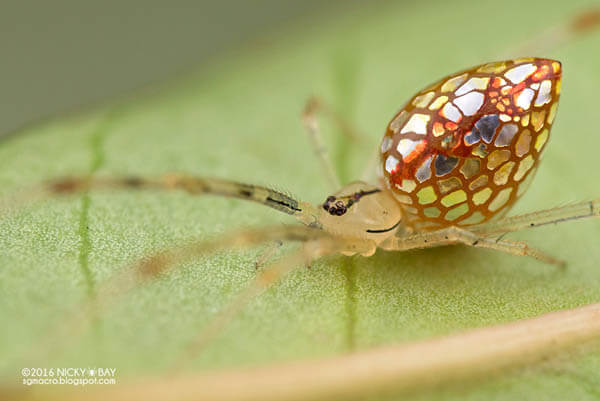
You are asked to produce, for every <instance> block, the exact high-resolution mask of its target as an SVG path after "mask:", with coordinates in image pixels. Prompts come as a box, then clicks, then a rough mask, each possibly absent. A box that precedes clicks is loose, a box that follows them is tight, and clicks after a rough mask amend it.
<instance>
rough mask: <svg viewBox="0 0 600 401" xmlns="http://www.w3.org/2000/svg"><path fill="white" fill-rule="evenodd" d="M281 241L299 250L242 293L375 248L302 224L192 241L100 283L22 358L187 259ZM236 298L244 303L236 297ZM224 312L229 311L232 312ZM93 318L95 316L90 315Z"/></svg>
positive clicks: (69, 336)
mask: <svg viewBox="0 0 600 401" xmlns="http://www.w3.org/2000/svg"><path fill="white" fill-rule="evenodd" d="M282 240H283V241H290V242H292V241H293V242H300V243H302V244H304V245H303V247H302V249H301V250H300V251H297V252H295V253H294V254H293V255H295V256H293V257H290V258H285V257H284V258H283V259H281V260H280V261H278V262H276V263H275V264H273V267H268V268H265V269H262V270H260V271H259V272H258V273H257V277H256V279H255V280H254V282H253V284H252V285H251V287H252V289H249V290H245V291H244V292H243V293H244V294H249V293H251V292H252V291H256V289H258V290H260V289H261V288H266V287H268V286H269V285H271V283H273V282H275V281H277V280H278V277H282V276H283V275H285V274H286V273H287V272H289V271H291V270H292V269H293V268H295V266H296V264H301V263H303V262H304V263H309V262H311V261H313V260H315V259H317V258H319V257H321V256H325V255H329V254H332V253H337V252H350V253H368V252H369V251H371V250H372V249H374V247H375V244H374V243H372V242H371V241H364V240H352V239H346V238H343V237H333V236H332V235H330V234H327V233H326V232H324V231H322V230H319V229H315V228H310V227H305V226H302V225H294V226H273V227H265V228H259V229H251V230H244V231H240V232H236V233H230V234H227V235H222V236H219V237H217V238H215V239H212V240H200V241H190V242H188V243H186V244H183V245H181V246H178V247H172V248H169V249H165V250H163V251H161V252H157V253H154V254H152V255H150V256H147V257H144V258H142V259H140V260H138V261H137V262H135V263H133V264H131V265H129V266H128V267H126V268H124V269H122V270H121V271H120V272H118V273H116V274H114V275H113V276H112V277H111V278H109V279H108V280H106V281H105V282H103V283H101V284H100V285H99V286H98V289H97V291H96V296H95V297H94V299H93V300H91V301H89V302H87V303H84V305H83V306H79V307H78V308H77V309H76V310H74V311H73V312H72V313H69V314H67V317H66V318H65V320H61V321H60V322H59V324H57V326H56V327H55V328H54V329H51V330H50V331H49V333H48V335H47V336H45V337H44V341H42V342H41V343H40V344H38V346H34V347H31V352H30V354H28V355H25V359H26V360H29V359H31V360H37V359H39V358H40V355H41V356H42V358H45V359H51V356H52V355H55V353H57V352H59V351H60V350H64V347H65V346H66V345H67V343H70V342H71V341H72V340H73V338H74V337H76V336H78V335H81V334H82V333H83V332H84V331H85V330H86V329H87V328H88V327H89V326H90V324H91V323H92V320H93V319H99V318H102V316H104V315H106V314H107V313H109V312H110V310H111V309H112V307H114V305H116V304H117V303H118V302H119V301H120V300H121V299H122V298H123V297H124V296H125V295H126V294H129V293H130V292H131V291H133V290H135V289H136V288H138V287H140V286H142V285H144V284H146V283H148V282H150V281H152V280H154V279H156V278H158V277H160V276H162V275H163V274H166V273H168V272H169V271H170V270H172V269H173V268H175V267H177V266H179V265H181V264H182V263H184V262H186V261H189V260H193V259H194V258H196V257H199V256H202V255H207V254H211V253H215V252H218V251H221V250H225V249H235V248H237V249H243V248H248V247H252V246H256V245H260V244H262V243H265V242H269V241H282ZM259 292H260V291H259ZM250 295H251V294H250ZM244 296H247V295H244ZM236 302H237V303H238V304H239V305H240V306H243V303H240V301H236ZM237 307H238V306H236V308H237ZM227 309H228V310H229V309H231V308H227ZM227 313H229V314H231V313H232V312H227ZM233 315H234V314H232V316H233ZM91 316H92V317H93V319H91V318H90V317H91ZM228 316H229V315H228ZM219 319H220V321H221V320H223V323H219V325H221V324H225V323H226V321H227V319H224V318H219ZM213 326H214V324H213V325H211V327H213ZM211 330H215V329H211ZM211 333H212V332H211ZM216 334H218V330H216V331H214V335H216ZM50 343H51V344H50ZM49 354H52V355H49Z"/></svg>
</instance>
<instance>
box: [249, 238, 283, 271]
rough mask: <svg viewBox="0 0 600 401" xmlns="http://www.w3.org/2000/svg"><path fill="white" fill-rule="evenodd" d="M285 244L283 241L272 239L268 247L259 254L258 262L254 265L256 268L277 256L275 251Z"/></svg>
mask: <svg viewBox="0 0 600 401" xmlns="http://www.w3.org/2000/svg"><path fill="white" fill-rule="evenodd" d="M282 246H283V241H281V240H275V241H271V242H270V243H269V244H268V245H267V248H266V249H265V250H264V251H263V252H262V253H261V254H260V255H259V256H258V258H257V259H256V262H254V267H255V268H256V269H260V268H261V267H263V266H264V265H265V264H266V263H267V262H268V261H269V260H271V259H272V258H273V256H275V253H276V252H277V251H278V250H279V248H281V247H282Z"/></svg>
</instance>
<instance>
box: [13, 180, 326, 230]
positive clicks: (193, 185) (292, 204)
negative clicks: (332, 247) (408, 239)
mask: <svg viewBox="0 0 600 401" xmlns="http://www.w3.org/2000/svg"><path fill="white" fill-rule="evenodd" d="M100 189H103V190H116V189H126V190H141V189H144V190H155V191H175V190H182V191H185V192H187V193H189V194H191V195H216V196H223V197H228V198H237V199H242V200H247V201H252V202H256V203H260V204H262V205H264V206H268V207H270V208H273V209H275V210H278V211H280V212H283V213H286V214H289V215H292V216H294V217H296V218H297V219H298V220H299V221H300V222H302V223H303V224H305V225H308V226H311V227H316V228H319V227H320V223H319V221H318V218H317V216H318V214H319V211H318V210H317V209H316V208H315V207H314V206H313V205H311V204H310V203H308V202H302V201H299V200H297V199H294V198H293V197H291V196H290V195H287V194H285V193H282V192H279V191H276V190H274V189H271V188H268V187H264V186H260V185H251V184H244V183H239V182H235V181H230V180H225V179H220V178H211V177H194V176H189V175H184V174H167V175H164V176H162V177H156V178H146V177H138V176H128V177H106V178H100V177H98V178H94V177H67V178H59V179H53V180H50V181H48V182H46V183H45V184H43V186H42V187H39V188H33V189H32V190H29V191H23V192H22V193H21V194H18V195H17V196H14V197H12V198H9V199H8V200H4V201H3V202H2V206H3V207H4V209H3V211H5V210H7V209H9V208H10V207H14V204H11V203H12V202H19V203H20V204H21V205H22V204H28V203H31V202H32V201H34V200H35V201H37V200H39V199H43V198H44V197H49V196H57V195H71V194H76V193H81V192H86V191H89V190H100ZM5 205H6V206H5Z"/></svg>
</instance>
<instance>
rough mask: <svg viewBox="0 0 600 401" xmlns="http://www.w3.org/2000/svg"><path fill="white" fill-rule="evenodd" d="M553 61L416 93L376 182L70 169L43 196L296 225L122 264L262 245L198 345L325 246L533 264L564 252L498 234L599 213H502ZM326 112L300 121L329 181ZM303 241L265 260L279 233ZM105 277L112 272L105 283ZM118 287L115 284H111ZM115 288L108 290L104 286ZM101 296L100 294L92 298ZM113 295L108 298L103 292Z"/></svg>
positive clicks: (528, 167) (140, 271) (387, 140)
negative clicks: (167, 200)
mask: <svg viewBox="0 0 600 401" xmlns="http://www.w3.org/2000/svg"><path fill="white" fill-rule="evenodd" d="M561 76H562V65H561V63H560V62H558V61H555V60H550V59H543V58H521V59H513V60H506V61H500V62H493V63H488V64H483V65H478V66H475V67H473V68H470V69H467V70H464V71H461V72H458V73H455V74H452V75H450V76H448V77H446V78H443V79H441V80H439V81H437V82H436V83H434V84H433V85H430V86H429V87H427V88H426V89H424V90H422V91H420V92H418V93H417V94H416V95H415V96H413V97H412V98H411V99H410V100H409V101H408V103H407V104H406V105H405V106H404V107H403V108H402V109H401V110H400V111H399V112H398V113H397V114H396V115H395V116H394V117H393V118H392V120H391V122H390V123H389V124H388V126H387V130H386V133H385V135H384V137H383V140H382V142H381V146H380V149H379V163H378V164H379V166H378V181H379V182H378V183H376V184H375V183H368V182H365V181H356V182H352V183H350V184H348V185H346V186H344V187H342V188H341V189H339V190H337V191H336V192H333V193H332V194H330V195H328V196H326V197H325V199H324V200H323V202H322V203H319V204H311V203H308V202H304V201H301V200H299V199H296V198H294V197H292V196H290V195H288V194H285V193H282V192H280V191H276V190H274V189H272V188H268V187H265V186H258V185H251V184H246V183H239V182H234V181H229V180H225V179H218V178H202V177H192V176H186V175H177V174H170V175H166V176H164V177H159V178H145V177H121V178H118V177H117V178H89V177H70V178H62V179H56V180H52V181H50V182H48V183H47V184H46V185H45V186H44V191H45V192H46V194H47V195H48V194H49V195H66V194H73V193H76V192H81V191H87V190H90V189H102V188H104V189H118V188H125V189H135V190H142V189H147V190H165V191H171V190H182V191H185V192H187V193H189V194H191V195H218V196H224V197H231V198H238V199H242V200H247V201H252V202H256V203H260V204H262V205H264V206H268V207H270V208H272V209H275V210H277V211H279V212H283V213H285V214H288V215H290V216H293V217H295V218H296V219H297V220H298V221H299V222H300V223H301V224H299V225H290V226H275V227H267V228H261V229H254V230H248V231H242V232H238V233H231V234H229V235H227V236H224V237H221V238H217V239H216V240H213V241H200V242H195V243H194V242H192V243H189V244H187V245H184V246H181V247H177V248H173V249H168V250H165V251H162V252H159V253H157V254H155V255H153V256H150V257H148V258H144V259H143V260H142V261H140V262H139V263H138V264H137V265H136V266H135V268H133V269H129V271H132V272H134V273H135V274H136V276H137V277H140V276H141V277H144V278H148V277H154V276H156V275H157V274H159V273H162V272H164V271H166V270H167V269H169V268H171V267H173V266H175V265H177V264H179V263H181V262H183V261H185V260H188V259H191V258H193V257H194V256H196V255H199V254H203V253H207V252H214V251H216V250H218V249H226V248H231V247H244V246H253V245H259V244H262V243H270V244H271V245H270V246H269V247H267V250H266V251H265V252H264V254H263V255H262V256H261V257H260V258H259V260H258V261H257V266H261V265H263V264H267V266H265V267H264V268H263V269H261V270H259V271H258V273H257V276H256V278H255V280H254V282H253V283H252V284H251V285H249V286H248V287H247V289H246V290H245V291H243V292H242V293H241V294H240V295H239V296H238V298H237V299H236V300H234V301H232V303H231V304H230V305H229V306H228V307H227V308H226V309H225V310H224V311H223V312H222V313H221V314H220V315H218V316H217V318H215V320H214V321H213V322H212V324H211V325H210V327H208V328H207V330H206V332H205V333H203V335H202V339H201V340H200V341H198V344H203V343H205V341H207V340H208V339H209V338H211V337H212V336H214V335H215V334H216V333H218V331H219V330H220V328H222V326H223V325H224V324H225V323H226V322H227V321H228V320H229V319H230V318H231V317H232V316H233V314H234V313H235V312H236V311H237V310H239V309H240V308H241V307H242V306H243V305H244V304H245V303H247V301H248V300H249V299H250V298H251V297H253V296H255V295H256V294H258V293H259V292H261V291H263V290H264V289H265V288H267V287H269V286H270V285H272V284H273V283H275V282H277V281H278V280H279V279H280V278H281V277H283V276H284V275H285V274H286V273H288V272H290V271H291V270H292V269H294V268H295V267H297V266H300V265H303V264H304V265H308V266H310V264H311V263H312V262H313V261H315V260H316V259H319V258H321V257H325V256H328V255H333V254H342V255H346V256H352V255H362V256H364V257H368V256H371V255H373V254H374V253H375V252H376V250H377V249H382V250H386V251H407V250H411V249H420V248H433V247H440V246H446V245H454V244H463V245H466V246H470V247H475V248H487V249H491V250H496V251H501V252H505V253H508V254H512V255H519V256H529V257H533V258H535V259H538V260H540V261H542V262H545V263H549V264H554V265H564V262H563V261H561V260H559V259H557V258H555V257H553V256H551V255H548V254H546V253H545V252H543V251H541V250H537V249H534V248H532V247H530V246H529V245H527V244H526V243H524V242H515V241H510V240H506V239H504V236H505V235H506V234H507V233H511V232H515V231H519V230H524V229H527V228H533V227H538V226H543V225H548V224H556V223H560V222H564V221H569V220H577V219H583V218H588V217H596V216H600V199H596V200H593V201H587V202H580V203H576V204H572V205H567V206H562V207H557V208H553V209H548V210H542V211H537V212H533V213H529V214H524V215H519V216H512V217H505V215H506V213H507V212H508V211H509V209H510V208H511V207H512V206H513V205H514V203H515V202H516V201H517V200H518V198H519V197H520V196H522V194H523V192H524V191H525V190H526V189H527V187H528V185H529V183H530V182H531V180H532V179H533V177H534V174H535V172H536V170H537V167H538V164H539V161H540V157H541V155H542V153H543V151H544V149H545V147H546V145H547V142H548V139H549V134H550V130H551V128H552V124H553V122H554V119H555V116H556V112H557V106H558V101H559V96H560V88H561ZM319 111H325V112H329V113H328V114H331V115H333V113H332V110H331V109H329V108H327V107H326V106H325V105H324V104H323V103H322V102H319V101H317V100H315V99H312V100H311V101H309V102H308V104H307V106H306V108H305V109H304V113H303V122H304V125H305V127H306V129H307V132H308V134H309V137H310V138H311V142H312V145H313V147H314V151H315V153H316V155H317V157H318V159H319V161H320V163H321V166H322V169H323V171H324V176H325V177H327V179H328V181H329V182H330V184H331V185H332V187H333V186H338V185H339V184H338V179H337V175H336V172H335V171H334V169H333V167H332V163H331V162H330V160H329V157H328V153H327V149H326V148H325V147H324V146H323V141H322V139H321V133H320V129H319V125H318V123H317V118H316V115H317V112H319ZM285 241H290V242H300V243H301V244H302V246H301V247H300V248H299V249H297V250H295V251H293V252H291V253H290V254H288V255H287V256H286V257H284V258H282V259H280V260H278V261H277V262H274V263H271V264H268V262H267V261H268V260H270V259H271V258H272V256H273V254H274V251H275V250H276V248H277V247H278V246H280V245H281V244H282V243H283V242H285ZM106 287H107V288H108V287H115V285H114V282H112V283H111V284H109V285H107V286H106ZM116 287H118V288H120V286H116ZM113 293H114V291H113ZM99 298H102V297H99ZM106 298H108V299H112V298H111V297H106Z"/></svg>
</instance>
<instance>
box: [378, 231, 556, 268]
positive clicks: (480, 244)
mask: <svg viewBox="0 0 600 401" xmlns="http://www.w3.org/2000/svg"><path fill="white" fill-rule="evenodd" d="M453 244H463V245H467V246H473V247H476V248H487V249H493V250H496V251H501V252H505V253H509V254H511V255H516V256H530V257H532V258H535V259H538V260H540V261H542V262H545V263H549V264H553V265H559V266H564V264H565V263H564V261H562V260H559V259H556V258H554V257H553V256H550V255H548V254H546V253H544V252H543V251H540V250H537V249H535V248H531V247H530V246H529V245H527V244H526V243H524V242H515V241H506V240H501V239H499V238H498V239H496V238H489V237H486V236H485V235H484V234H483V233H479V234H477V233H474V232H471V231H468V230H465V229H462V228H458V227H449V228H444V229H441V230H436V231H430V232H423V233H417V234H412V235H406V236H401V237H393V238H390V239H388V240H387V241H385V242H384V243H383V244H381V248H383V249H386V250H390V251H405V250H409V249H418V248H434V247H438V246H445V245H453Z"/></svg>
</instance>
